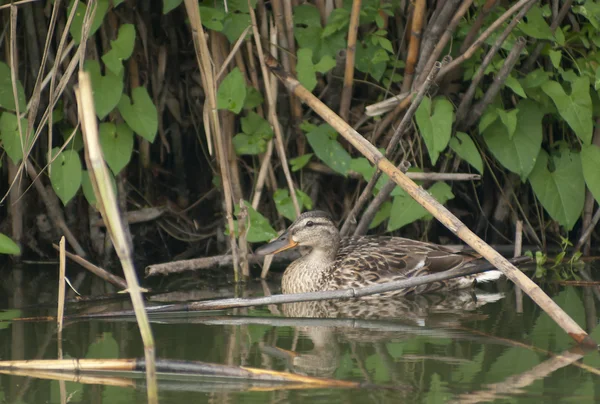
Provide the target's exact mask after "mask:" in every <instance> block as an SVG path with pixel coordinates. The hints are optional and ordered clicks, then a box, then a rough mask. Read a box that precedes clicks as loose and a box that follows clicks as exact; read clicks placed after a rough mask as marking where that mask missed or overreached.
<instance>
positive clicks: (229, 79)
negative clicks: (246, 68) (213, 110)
mask: <svg viewBox="0 0 600 404" xmlns="http://www.w3.org/2000/svg"><path fill="white" fill-rule="evenodd" d="M245 98H246V81H245V80H244V76H243V75H242V72H240V69H238V68H237V67H236V68H234V69H233V70H232V71H231V72H229V74H228V75H227V76H226V77H225V78H224V79H223V81H222V82H221V85H219V90H218V91H217V108H218V109H228V110H230V111H232V112H233V113H235V114H239V113H240V111H241V110H242V107H243V106H244V99H245Z"/></svg>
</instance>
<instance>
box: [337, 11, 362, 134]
mask: <svg viewBox="0 0 600 404" xmlns="http://www.w3.org/2000/svg"><path fill="white" fill-rule="evenodd" d="M361 4H362V0H353V1H352V11H351V12H350V24H349V26H348V47H347V49H346V69H345V71H344V86H343V87H342V99H341V101H340V116H341V117H342V119H343V120H344V121H346V122H348V118H349V115H350V102H351V101H352V86H353V82H354V58H355V57H356V38H357V37H358V21H359V18H360V6H361Z"/></svg>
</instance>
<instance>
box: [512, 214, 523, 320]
mask: <svg viewBox="0 0 600 404" xmlns="http://www.w3.org/2000/svg"><path fill="white" fill-rule="evenodd" d="M522 250H523V221H522V220H517V225H516V229H515V251H514V254H513V257H515V258H516V257H520V256H521V252H522ZM515 306H516V312H517V313H523V291H522V290H521V288H520V287H518V286H515Z"/></svg>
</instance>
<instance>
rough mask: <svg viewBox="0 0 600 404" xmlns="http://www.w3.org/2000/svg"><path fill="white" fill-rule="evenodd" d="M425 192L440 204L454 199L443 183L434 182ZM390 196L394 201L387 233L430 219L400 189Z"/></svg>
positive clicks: (418, 205)
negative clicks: (392, 196) (417, 221)
mask: <svg viewBox="0 0 600 404" xmlns="http://www.w3.org/2000/svg"><path fill="white" fill-rule="evenodd" d="M427 191H428V192H429V193H430V194H431V195H432V196H433V197H434V198H435V199H437V201H438V202H439V203H441V204H445V203H446V202H447V201H449V200H450V199H453V198H454V194H453V193H452V189H451V188H450V186H449V185H448V184H446V183H445V182H436V183H435V184H433V185H432V186H431V188H429V189H428V190H427ZM392 195H394V201H393V203H392V208H391V210H390V220H389V221H388V227H387V230H388V231H394V230H398V229H400V228H402V227H404V226H406V225H407V224H409V223H412V222H414V221H416V220H419V219H431V218H432V216H431V215H430V214H429V212H427V211H426V210H425V208H424V207H422V206H421V205H420V204H419V203H418V202H417V201H415V200H414V199H413V198H412V197H411V196H410V195H408V194H407V193H406V192H404V191H403V190H402V189H400V188H396V189H395V190H394V192H392Z"/></svg>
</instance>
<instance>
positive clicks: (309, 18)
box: [293, 4, 321, 28]
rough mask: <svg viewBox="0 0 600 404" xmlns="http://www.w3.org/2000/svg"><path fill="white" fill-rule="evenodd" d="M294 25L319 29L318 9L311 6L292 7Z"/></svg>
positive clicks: (319, 17) (319, 15) (319, 16)
mask: <svg viewBox="0 0 600 404" xmlns="http://www.w3.org/2000/svg"><path fill="white" fill-rule="evenodd" d="M293 17H294V25H301V26H306V27H318V28H321V14H320V13H319V9H318V8H317V7H315V6H313V5H311V4H302V5H300V6H298V7H294V16H293Z"/></svg>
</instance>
